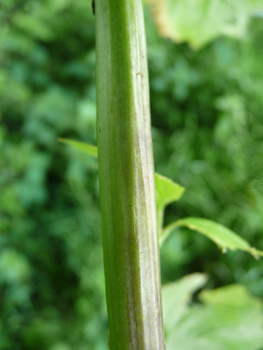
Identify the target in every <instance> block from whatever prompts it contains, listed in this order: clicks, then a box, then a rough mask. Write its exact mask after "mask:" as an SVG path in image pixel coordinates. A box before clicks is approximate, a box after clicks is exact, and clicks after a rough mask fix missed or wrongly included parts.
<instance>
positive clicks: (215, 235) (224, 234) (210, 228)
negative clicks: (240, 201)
mask: <svg viewBox="0 0 263 350" xmlns="http://www.w3.org/2000/svg"><path fill="white" fill-rule="evenodd" d="M179 226H185V227H188V228H189V229H190V230H194V231H197V232H199V233H202V234H203V235H205V236H206V237H208V238H210V239H211V240H212V241H213V242H215V243H216V244H217V245H218V246H219V247H220V248H221V249H223V251H225V250H226V249H230V250H236V249H240V250H244V251H247V252H249V253H250V254H251V255H253V256H254V257H255V258H258V256H260V255H261V256H263V252H262V251H259V250H257V249H255V248H253V247H251V246H250V245H249V243H248V242H247V241H245V240H244V239H243V238H241V237H239V236H238V235H237V234H236V233H235V232H233V231H231V230H230V229H229V228H227V227H225V226H223V225H220V224H218V223H216V222H214V221H211V220H207V219H202V218H185V219H181V220H178V221H176V222H174V223H172V224H170V225H169V226H167V227H166V228H165V229H164V230H163V232H162V235H161V237H160V241H161V243H162V242H163V241H164V240H165V238H166V237H168V235H169V234H170V233H171V232H172V231H173V230H174V229H175V228H177V227H179Z"/></svg>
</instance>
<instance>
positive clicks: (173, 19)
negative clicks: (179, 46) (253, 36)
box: [147, 0, 259, 48]
mask: <svg viewBox="0 0 263 350" xmlns="http://www.w3.org/2000/svg"><path fill="white" fill-rule="evenodd" d="M147 1H148V3H149V5H150V7H151V10H152V13H153V17H154V19H155V22H156V25H157V28H158V30H159V33H160V35H161V36H163V37H168V38H171V39H172V40H174V41H175V42H184V41H186V42H188V43H189V44H190V45H191V46H192V47H193V48H200V47H202V46H203V45H205V44H207V43H208V42H210V41H212V40H214V39H215V38H217V37H218V36H220V35H222V34H225V35H229V36H232V37H236V38H241V37H243V36H244V34H245V33H246V30H247V25H248V20H249V17H250V16H251V15H252V14H253V12H254V11H255V10H256V9H258V5H259V1H254V0H228V1H222V0H194V1H193V0H147Z"/></svg>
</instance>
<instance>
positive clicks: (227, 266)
mask: <svg viewBox="0 0 263 350" xmlns="http://www.w3.org/2000/svg"><path fill="white" fill-rule="evenodd" d="M0 23H1V25H0V119H1V125H0V148H1V153H0V191H1V199H0V295H1V298H0V309H1V316H0V334H1V336H0V349H3V350H22V349H23V350H30V349H39V350H42V349H48V350H70V349H77V350H82V349H83V350H84V349H87V348H89V349H94V350H100V349H105V348H106V343H107V339H106V332H107V317H106V306H105V293H104V277H103V261H102V249H101V235H100V212H99V202H98V180H97V163H96V160H93V159H92V158H90V157H88V156H87V155H86V154H85V153H81V152H78V151H76V150H74V149H71V148H70V147H68V146H65V145H62V144H59V143H58V142H57V139H58V138H59V137H66V138H71V139H76V140H80V141H85V142H89V143H92V144H96V105H95V32H94V31H95V30H94V16H93V15H92V10H91V3H90V2H89V1H86V0H78V1H76V2H73V1H70V0H64V1H62V0H43V1H33V0H31V1H30V0H27V1H26V0H24V1H19V2H17V1H14V0H3V1H1V4H0ZM146 25H147V38H148V58H149V70H150V88H151V108H152V125H153V142H154V153H155V164H156V170H157V171H158V172H159V173H161V174H163V175H165V176H168V177H170V178H172V179H173V180H174V181H176V182H178V183H180V184H181V185H183V186H184V187H186V193H185V195H184V196H183V198H182V200H181V201H180V202H178V203H177V204H176V205H171V206H170V207H169V208H168V210H167V216H166V218H165V220H166V223H169V222H171V221H173V220H175V219H176V218H180V217H184V216H200V217H206V218H209V219H213V220H215V221H218V222H220V223H222V224H224V225H226V226H228V227H230V228H232V229H233V230H235V231H236V232H237V233H239V234H240V235H242V236H243V237H244V238H245V239H247V240H248V241H249V242H251V244H252V245H256V246H257V247H259V248H261V249H262V248H263V239H262V220H263V213H262V207H263V185H262V181H263V180H262V151H263V143H262V139H263V123H262V118H263V117H262V110H263V99H262V91H263V70H262V61H263V49H262V45H261V38H262V35H263V23H262V22H261V21H260V20H258V19H254V20H253V21H252V22H251V28H250V32H249V35H247V36H246V37H245V38H244V39H243V40H242V41H235V40H230V39H220V40H217V41H215V42H213V43H212V44H210V45H209V46H207V47H205V48H203V49H202V50H200V51H197V52H196V51H192V50H191V49H189V47H188V46H187V45H184V44H182V45H175V44H174V43H172V42H171V41H169V40H165V39H161V38H159V36H158V34H157V32H156V29H155V26H154V23H153V20H152V18H151V16H150V15H149V13H148V12H147V10H146ZM161 258H162V278H163V282H167V281H172V280H175V279H177V278H179V277H181V276H183V275H185V274H187V273H191V272H195V271H202V272H206V273H207V274H208V275H209V276H210V280H209V285H210V286H211V287H213V286H221V285H224V284H230V283H235V282H238V283H243V284H244V285H246V286H248V288H249V290H250V291H251V292H253V293H255V294H257V295H259V296H261V297H263V295H262V291H263V279H262V269H263V265H262V262H261V261H259V262H255V260H253V258H251V257H250V256H249V255H246V254H242V253H233V252H232V253H228V254H227V255H222V254H221V252H220V251H219V250H218V249H217V247H215V246H214V245H213V243H211V242H210V241H208V240H207V239H206V238H204V237H202V236H199V235H198V234H194V233H192V232H189V231H187V230H181V231H178V232H177V233H176V234H174V235H173V236H171V237H170V239H169V240H168V241H167V242H166V243H165V244H164V247H163V248H162V251H161Z"/></svg>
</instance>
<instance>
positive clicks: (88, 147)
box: [58, 139, 98, 157]
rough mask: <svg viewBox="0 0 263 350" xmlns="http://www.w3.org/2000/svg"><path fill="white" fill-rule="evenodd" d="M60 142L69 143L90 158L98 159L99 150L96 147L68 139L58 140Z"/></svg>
mask: <svg viewBox="0 0 263 350" xmlns="http://www.w3.org/2000/svg"><path fill="white" fill-rule="evenodd" d="M58 141H59V142H63V143H67V144H68V145H71V146H73V147H75V148H77V149H78V150H81V151H84V152H86V153H88V154H89V155H90V156H93V157H98V148H97V147H96V146H92V145H89V144H88V143H85V142H79V141H73V140H68V139H58Z"/></svg>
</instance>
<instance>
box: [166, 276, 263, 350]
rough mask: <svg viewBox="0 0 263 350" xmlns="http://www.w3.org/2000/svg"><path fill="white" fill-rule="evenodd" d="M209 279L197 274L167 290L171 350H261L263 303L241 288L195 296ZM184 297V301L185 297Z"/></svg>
mask: <svg viewBox="0 0 263 350" xmlns="http://www.w3.org/2000/svg"><path fill="white" fill-rule="evenodd" d="M205 280H206V278H205V277H204V275H200V274H193V275H189V276H186V277H184V278H182V279H181V280H179V281H177V282H175V283H171V284H168V285H166V286H165V287H163V308H164V321H165V330H166V336H167V349H168V350H172V349H175V348H176V347H178V348H180V349H182V350H189V349H193V348H194V349H198V350H199V349H200V350H201V349H211V350H226V349H233V350H258V349H259V348H260V347H261V346H262V343H263V331H262V327H261V322H262V314H261V309H262V302H261V301H260V300H258V299H256V298H254V297H251V296H250V295H248V293H247V291H246V289H245V288H244V287H243V286H240V285H232V286H227V287H223V288H219V289H216V290H205V291H203V292H201V293H200V294H199V300H200V302H201V303H199V304H192V305H189V304H188V302H189V301H190V300H191V294H192V293H193V292H194V291H195V290H196V289H198V288H200V287H201V286H202V285H203V284H204V282H205ZM182 296H183V297H182Z"/></svg>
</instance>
